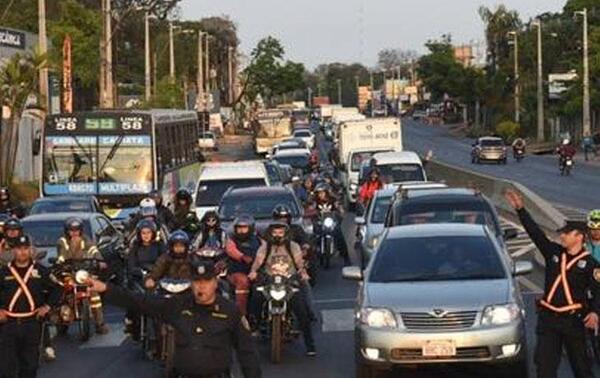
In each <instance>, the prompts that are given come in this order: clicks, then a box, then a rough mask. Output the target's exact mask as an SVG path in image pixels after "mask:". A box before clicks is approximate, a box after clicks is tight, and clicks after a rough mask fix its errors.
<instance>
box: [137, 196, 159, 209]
mask: <svg viewBox="0 0 600 378" xmlns="http://www.w3.org/2000/svg"><path fill="white" fill-rule="evenodd" d="M140 207H156V202H155V201H154V200H153V199H152V198H147V197H146V198H144V199H143V200H141V201H140Z"/></svg>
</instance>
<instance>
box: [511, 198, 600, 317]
mask: <svg viewBox="0 0 600 378" xmlns="http://www.w3.org/2000/svg"><path fill="white" fill-rule="evenodd" d="M517 213H518V214H519V219H520V220H521V223H522V224H523V227H525V230H526V231H527V233H528V234H529V237H531V240H532V241H533V243H534V244H535V245H536V247H537V248H538V249H539V250H540V252H541V253H542V255H543V256H544V259H545V261H546V274H545V283H544V297H543V299H542V301H546V302H548V303H549V304H550V305H551V306H553V307H555V308H559V309H560V308H562V307H565V308H566V307H567V306H569V305H570V304H569V302H568V300H567V296H566V293H565V290H564V285H563V284H562V282H561V283H560V284H559V285H558V286H557V287H556V289H555V290H552V289H553V286H555V282H556V280H557V278H558V277H559V276H560V274H561V262H562V259H563V255H565V257H564V258H565V259H566V264H567V265H568V264H569V262H571V261H573V260H574V259H577V258H580V255H579V254H578V255H570V254H568V253H567V251H566V250H565V249H564V248H563V247H562V246H561V245H560V244H558V243H555V242H553V241H552V240H550V239H548V238H547V237H546V235H545V234H544V232H543V231H542V230H541V229H540V227H539V226H538V225H537V223H535V221H534V220H533V218H531V215H529V213H528V212H527V210H525V209H521V210H519V211H518V212H517ZM584 252H585V251H582V253H584ZM566 275H567V282H568V286H569V288H570V294H571V297H572V302H573V303H574V304H581V305H582V308H581V309H578V310H575V311H574V312H576V313H583V314H586V313H588V312H591V311H594V312H597V313H598V314H599V315H600V312H599V311H600V283H599V282H598V281H599V280H600V265H599V264H598V263H597V262H596V260H595V259H594V257H593V256H592V255H591V254H590V255H588V256H586V257H583V258H580V260H578V261H577V262H576V263H574V264H573V265H572V267H571V269H568V270H567V274H566ZM552 291H553V292H554V295H553V296H552V298H550V299H551V300H550V301H548V299H549V294H550V293H551V292H552ZM588 291H591V292H592V297H593V298H594V299H593V300H591V301H590V300H588V295H587V294H588ZM542 308H544V309H548V310H549V311H553V310H550V309H549V308H548V307H545V306H543V307H542ZM554 312H556V311H554ZM565 313H573V311H565Z"/></svg>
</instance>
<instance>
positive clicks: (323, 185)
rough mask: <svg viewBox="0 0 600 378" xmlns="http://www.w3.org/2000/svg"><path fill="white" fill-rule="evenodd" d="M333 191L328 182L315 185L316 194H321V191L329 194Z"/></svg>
mask: <svg viewBox="0 0 600 378" xmlns="http://www.w3.org/2000/svg"><path fill="white" fill-rule="evenodd" d="M330 191H331V187H330V186H329V184H327V183H324V182H322V183H320V184H318V185H317V186H316V187H315V194H319V192H326V193H327V194H329V192H330Z"/></svg>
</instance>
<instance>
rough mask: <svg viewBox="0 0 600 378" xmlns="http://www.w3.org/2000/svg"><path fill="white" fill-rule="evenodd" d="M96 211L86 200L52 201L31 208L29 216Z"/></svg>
mask: <svg viewBox="0 0 600 378" xmlns="http://www.w3.org/2000/svg"><path fill="white" fill-rule="evenodd" d="M93 211H94V209H93V207H92V204H91V202H90V201H85V200H64V201H62V200H52V201H37V202H34V204H33V205H32V206H31V210H29V215H34V214H47V213H70V212H83V213H88V212H93Z"/></svg>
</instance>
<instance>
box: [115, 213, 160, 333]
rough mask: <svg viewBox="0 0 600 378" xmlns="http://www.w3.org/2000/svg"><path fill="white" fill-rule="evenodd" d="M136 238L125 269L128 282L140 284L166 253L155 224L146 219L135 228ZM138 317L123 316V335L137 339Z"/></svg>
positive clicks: (133, 314)
mask: <svg viewBox="0 0 600 378" xmlns="http://www.w3.org/2000/svg"><path fill="white" fill-rule="evenodd" d="M136 231H137V232H136V238H135V239H134V240H133V241H132V244H131V246H130V247H129V254H128V257H127V268H128V273H129V280H130V282H142V281H143V279H144V272H149V271H151V270H152V267H153V266H154V264H155V263H156V261H157V260H158V258H159V257H160V256H162V255H163V254H164V253H166V250H167V247H166V246H165V244H164V242H163V241H162V240H160V239H157V238H156V234H157V232H158V229H157V227H156V224H155V223H154V222H153V221H151V220H148V219H142V220H141V221H140V222H139V223H138V225H137V227H136ZM139 320H140V319H139V315H138V314H135V313H127V315H126V316H125V326H126V330H125V333H128V334H131V335H133V339H134V340H136V339H137V338H138V337H139V334H138V332H139V328H140V327H139Z"/></svg>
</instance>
